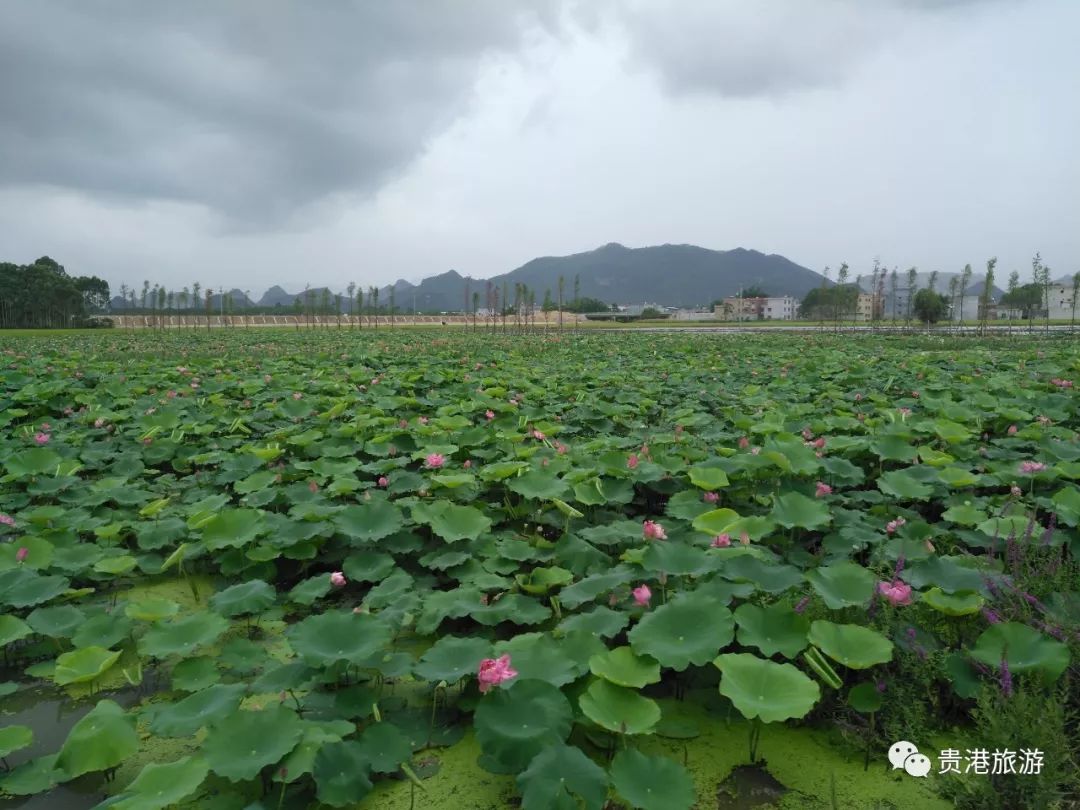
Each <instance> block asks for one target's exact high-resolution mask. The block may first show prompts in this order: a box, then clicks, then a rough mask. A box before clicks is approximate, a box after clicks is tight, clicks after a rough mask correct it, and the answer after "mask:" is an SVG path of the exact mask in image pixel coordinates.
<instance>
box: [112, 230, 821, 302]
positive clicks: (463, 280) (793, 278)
mask: <svg viewBox="0 0 1080 810" xmlns="http://www.w3.org/2000/svg"><path fill="white" fill-rule="evenodd" d="M560 278H562V279H563V301H570V300H572V299H573V297H574V284H575V280H576V281H577V283H578V291H577V292H578V295H579V296H580V297H582V298H595V299H599V300H601V301H605V302H607V303H614V304H642V303H649V304H658V305H661V306H708V305H709V303H710V302H711V301H713V300H715V299H718V298H723V297H724V296H728V295H736V294H738V292H739V290H740V289H743V288H747V287H758V288H760V289H763V290H765V291H766V292H767V293H768V294H769V295H793V296H795V297H796V298H799V299H801V298H802V297H803V296H805V295H806V293H807V292H809V291H810V290H811V289H813V288H814V287H817V286H820V285H821V283H822V277H821V275H820V274H818V273H816V272H815V271H813V270H810V269H808V268H806V267H802V266H801V265H798V264H796V263H795V262H792V261H791V260H789V259H786V258H784V257H783V256H778V255H776V254H768V255H767V254H764V253H760V252H759V251H756V250H747V249H745V248H741V247H740V248H735V249H734V250H709V249H707V248H702V247H697V246H695V245H657V246H653V247H643V248H628V247H624V246H623V245H620V244H618V243H616V242H612V243H610V244H607V245H604V246H603V247H600V248H597V249H596V250H590V251H587V252H584V253H575V254H572V255H570V256H545V257H541V258H536V259H533V260H531V261H529V262H526V263H525V264H523V265H522V266H521V267H518V268H517V269H515V270H511V271H510V272H508V273H504V274H502V275H498V276H494V277H492V278H490V279H473V278H468V277H466V276H462V275H461V274H460V273H458V272H457V271H456V270H449V271H447V272H445V273H441V274H439V275H435V276H430V277H428V278H425V279H424V280H423V281H421V282H420V283H419V284H411V283H409V282H408V281H404V280H400V281H397V282H396V283H395V284H394V285H392V286H393V293H394V299H395V305H396V306H397V308H398V309H399V310H404V311H412V310H414V309H415V310H417V311H421V312H431V311H455V310H458V311H459V310H461V309H462V308H465V307H468V306H471V303H472V295H473V293H479V306H480V307H484V306H485V305H486V303H487V285H488V283H489V282H490V284H491V285H492V289H493V290H494V289H498V290H499V291H500V292H499V296H500V300H505V299H503V295H502V289H503V287H504V285H505V287H506V289H507V293H508V296H509V297H510V298H511V299H512V298H513V295H514V288H515V285H516V284H518V283H521V284H525V285H527V286H528V287H529V289H530V290H532V291H533V292H534V293H535V297H536V303H537V304H539V303H541V302H542V301H543V299H544V296H545V294H546V293H547V292H548V291H549V290H550V292H551V296H552V299H553V300H554V301H558V295H559V279H560ZM324 289H325V288H323V287H319V288H316V289H313V290H310V294H312V295H313V297H314V301H315V303H316V305H317V306H318V305H320V304H321V301H322V296H323V290H324ZM365 290H366V288H365ZM327 293H328V295H329V296H330V299H331V301H333V300H334V296H335V295H336V294H342V296H343V300H342V311H343V312H349V311H351V308H350V306H349V302H348V301H346V300H345V299H346V298H347V297H348V296H347V294H346V293H345V291H344V290H341V291H330V290H327ZM308 294H309V293H308V291H303V290H302V291H299V292H296V293H290V292H286V290H285V289H283V288H282V287H279V286H274V287H271V288H270V289H269V290H267V291H266V292H265V293H264V294H263V295H262V297H261V298H259V300H258V301H249V297H248V295H246V294H245V293H244V292H243V291H241V290H232V291H231V295H232V301H233V307H234V308H235V309H243V308H247V307H249V306H257V307H260V308H261V307H271V308H281V309H289V308H292V307H293V306H294V305H295V301H296V299H297V298H301V299H302V300H303V299H304V298H305V297H306V295H308ZM137 298H138V296H137ZM378 300H379V304H380V305H382V306H385V305H386V304H388V303H389V300H390V287H389V286H387V287H383V288H382V289H380V291H379V299H378ZM467 301H468V303H467ZM211 306H212V308H213V309H215V310H216V309H218V308H219V306H220V301H219V298H218V296H217V295H214V296H213V299H212V302H211ZM124 307H125V304H124V303H123V302H122V301H121V299H120V298H119V297H117V298H114V299H113V308H114V309H123V308H124Z"/></svg>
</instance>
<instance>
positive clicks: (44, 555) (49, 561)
mask: <svg viewBox="0 0 1080 810" xmlns="http://www.w3.org/2000/svg"><path fill="white" fill-rule="evenodd" d="M94 548H96V547H94ZM22 549H26V552H25V554H26V556H25V557H24V558H23V559H22V560H17V559H16V558H15V555H17V554H18V553H19V552H20V551H21V550H22ZM56 550H57V549H56V548H55V547H54V546H53V544H52V543H50V542H49V541H48V540H45V539H43V538H41V537H33V536H28V537H20V538H19V541H18V542H17V543H14V542H12V543H0V569H4V568H22V569H33V570H35V571H43V570H45V569H46V568H49V567H50V566H52V567H58V566H55V565H53V563H54V560H55V552H56ZM61 559H62V558H61Z"/></svg>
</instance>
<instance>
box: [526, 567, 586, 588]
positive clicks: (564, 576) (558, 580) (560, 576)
mask: <svg viewBox="0 0 1080 810" xmlns="http://www.w3.org/2000/svg"><path fill="white" fill-rule="evenodd" d="M514 580H515V581H516V582H517V584H518V587H520V588H521V590H523V591H525V593H531V594H544V593H547V592H548V591H550V590H552V589H553V588H559V587H561V586H563V585H565V584H567V583H568V582H573V581H574V575H573V574H572V573H571V572H570V571H567V570H566V569H565V568H560V567H559V566H557V565H553V566H550V567H547V568H534V569H533V570H532V571H530V572H529V573H527V574H517V575H516V576H515V577H514Z"/></svg>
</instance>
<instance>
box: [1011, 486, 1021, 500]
mask: <svg viewBox="0 0 1080 810" xmlns="http://www.w3.org/2000/svg"><path fill="white" fill-rule="evenodd" d="M1009 494H1010V495H1012V496H1013V497H1014V498H1019V497H1020V496H1021V495H1023V494H1024V493H1023V492H1022V491H1021V489H1020V487H1018V486H1017V485H1016V484H1013V485H1012V486H1011V487H1009Z"/></svg>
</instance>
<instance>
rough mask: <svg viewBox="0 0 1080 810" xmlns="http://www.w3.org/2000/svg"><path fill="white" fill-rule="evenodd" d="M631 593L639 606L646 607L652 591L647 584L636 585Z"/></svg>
mask: <svg viewBox="0 0 1080 810" xmlns="http://www.w3.org/2000/svg"><path fill="white" fill-rule="evenodd" d="M631 593H633V594H634V603H635V604H636V605H638V606H640V607H648V606H649V600H650V599H652V591H650V590H649V586H648V585H638V586H637V587H636V588H634V590H633V591H631Z"/></svg>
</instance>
